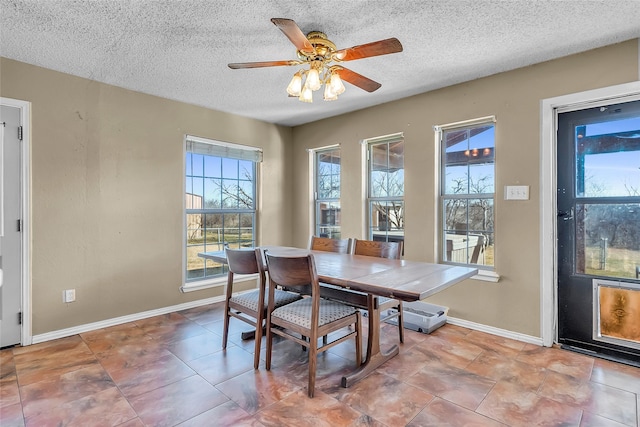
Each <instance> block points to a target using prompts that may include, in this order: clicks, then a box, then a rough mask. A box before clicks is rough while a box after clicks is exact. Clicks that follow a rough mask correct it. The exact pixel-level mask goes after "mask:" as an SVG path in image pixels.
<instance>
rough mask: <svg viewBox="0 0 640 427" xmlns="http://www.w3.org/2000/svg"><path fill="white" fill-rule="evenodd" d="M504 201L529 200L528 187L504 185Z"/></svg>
mask: <svg viewBox="0 0 640 427" xmlns="http://www.w3.org/2000/svg"><path fill="white" fill-rule="evenodd" d="M504 199H505V200H529V186H528V185H505V187H504Z"/></svg>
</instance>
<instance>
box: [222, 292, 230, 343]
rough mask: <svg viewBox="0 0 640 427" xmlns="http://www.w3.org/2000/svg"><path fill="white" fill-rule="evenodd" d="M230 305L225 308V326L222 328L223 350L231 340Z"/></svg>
mask: <svg viewBox="0 0 640 427" xmlns="http://www.w3.org/2000/svg"><path fill="white" fill-rule="evenodd" d="M229 317H230V316H229V305H228V303H227V304H225V307H224V324H223V326H222V348H223V349H225V348H227V339H228V338H229Z"/></svg>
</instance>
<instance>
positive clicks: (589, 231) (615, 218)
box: [575, 203, 640, 279]
mask: <svg viewBox="0 0 640 427" xmlns="http://www.w3.org/2000/svg"><path fill="white" fill-rule="evenodd" d="M575 219H576V272H578V273H583V274H590V275H596V276H610V277H626V278H633V279H636V278H638V274H639V272H638V268H640V203H620V204H615V203H607V204H584V203H578V204H576V214H575Z"/></svg>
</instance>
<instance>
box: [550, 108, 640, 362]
mask: <svg viewBox="0 0 640 427" xmlns="http://www.w3.org/2000/svg"><path fill="white" fill-rule="evenodd" d="M557 177H558V185H557V207H558V219H557V233H558V234H557V236H558V260H557V267H558V295H557V298H558V341H559V342H560V343H562V344H563V345H565V346H567V347H570V348H573V349H578V350H579V351H585V352H595V353H597V354H599V355H602V356H604V357H609V358H614V359H619V360H625V361H631V362H632V363H640V101H633V102H625V103H620V104H615V105H605V106H598V107H595V108H589V109H583V110H579V111H572V112H566V113H561V114H559V115H558V147H557Z"/></svg>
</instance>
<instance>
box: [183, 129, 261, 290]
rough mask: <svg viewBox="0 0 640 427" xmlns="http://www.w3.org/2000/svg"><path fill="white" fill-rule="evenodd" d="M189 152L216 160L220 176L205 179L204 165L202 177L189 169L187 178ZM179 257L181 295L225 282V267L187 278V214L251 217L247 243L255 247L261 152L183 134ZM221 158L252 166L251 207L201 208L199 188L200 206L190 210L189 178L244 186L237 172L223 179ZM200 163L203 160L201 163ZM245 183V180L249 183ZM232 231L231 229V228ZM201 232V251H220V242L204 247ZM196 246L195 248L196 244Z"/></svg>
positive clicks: (205, 243)
mask: <svg viewBox="0 0 640 427" xmlns="http://www.w3.org/2000/svg"><path fill="white" fill-rule="evenodd" d="M189 153H193V154H198V155H203V156H211V157H213V158H219V159H220V167H221V173H220V177H214V176H207V175H206V172H205V171H204V166H203V171H202V176H199V175H194V173H195V172H194V171H193V170H191V174H190V175H188V173H189V168H188V167H187V159H188V158H189ZM183 156H184V157H183V167H184V169H183V175H182V176H183V187H182V188H183V192H184V195H183V203H184V205H183V234H184V236H183V238H184V240H183V242H184V243H183V257H182V261H183V268H182V282H183V284H182V287H181V290H182V291H183V292H189V291H193V290H199V289H206V288H209V287H214V286H221V285H224V284H225V283H226V278H227V269H226V267H225V266H223V267H222V270H221V272H220V273H218V274H215V275H204V276H202V277H197V278H189V277H188V267H189V266H188V256H189V247H190V246H193V245H190V244H189V237H188V233H189V220H188V217H189V215H194V214H195V215H198V214H200V215H209V214H210V215H236V214H237V215H251V216H252V220H251V223H252V231H251V236H252V240H251V244H252V246H256V245H257V243H258V242H257V233H256V230H257V226H258V224H257V221H258V215H257V213H258V206H259V200H258V199H259V188H260V186H259V183H258V177H259V168H260V163H261V161H262V149H260V148H257V147H251V146H246V145H241V144H235V143H229V142H223V141H218V140H212V139H206V138H200V137H196V136H192V135H185V138H184V149H183ZM224 159H231V160H236V161H238V162H243V161H244V162H246V161H249V162H251V163H252V165H253V167H252V177H251V180H252V181H253V185H252V187H253V188H252V193H253V194H252V201H253V206H252V208H250V209H247V208H241V207H239V206H238V207H235V208H234V207H229V206H220V207H218V208H212V207H205V206H204V204H205V203H206V201H205V200H204V197H205V191H206V190H205V189H204V188H203V190H202V193H203V195H202V198H203V200H202V202H201V206H199V207H193V205H191V207H190V206H189V203H188V202H187V199H188V195H189V194H195V193H194V192H193V191H192V192H189V191H188V188H187V185H188V181H189V179H192V180H193V179H194V178H195V179H202V180H203V185H204V180H206V179H217V180H221V181H228V182H229V181H230V182H235V181H237V184H236V186H237V188H240V186H241V183H245V184H246V181H247V180H246V179H242V178H241V175H240V170H238V171H237V175H236V176H235V177H232V178H226V176H225V171H224V167H223V162H224ZM203 162H204V160H203ZM240 165H241V163H238V167H240ZM251 180H249V181H251ZM231 228H234V227H231ZM204 230H205V240H204V241H203V245H204V250H221V249H222V248H220V246H219V245H220V243H212V244H213V245H214V246H215V247H214V248H207V242H206V228H204ZM198 246H199V245H198ZM212 262H213V261H211V260H204V259H203V268H204V269H205V271H206V269H207V264H210V263H212ZM205 274H206V273H205ZM243 280H252V278H251V277H246V278H243Z"/></svg>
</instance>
